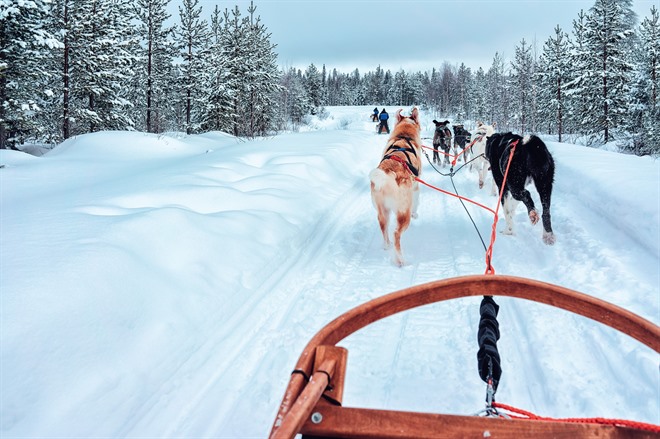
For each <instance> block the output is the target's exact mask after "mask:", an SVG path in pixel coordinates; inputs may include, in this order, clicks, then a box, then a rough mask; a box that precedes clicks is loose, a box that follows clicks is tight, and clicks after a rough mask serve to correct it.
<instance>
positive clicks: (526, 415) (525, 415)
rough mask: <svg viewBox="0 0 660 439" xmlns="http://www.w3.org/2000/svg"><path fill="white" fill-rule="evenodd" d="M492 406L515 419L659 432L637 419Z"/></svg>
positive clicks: (501, 405) (658, 429)
mask: <svg viewBox="0 0 660 439" xmlns="http://www.w3.org/2000/svg"><path fill="white" fill-rule="evenodd" d="M492 406H493V407H494V408H497V409H502V410H506V411H509V412H512V413H516V415H509V416H511V417H513V418H516V419H530V420H535V421H553V422H571V423H584V424H603V425H612V426H615V427H616V426H622V427H630V428H636V429H638V430H646V431H652V432H654V433H660V426H659V425H654V424H647V423H644V422H638V421H628V420H625V419H608V418H549V417H545V416H538V415H535V414H534V413H531V412H528V411H526V410H521V409H519V408H516V407H512V406H510V405H506V404H502V403H499V402H495V401H493V403H492ZM517 415H520V416H517Z"/></svg>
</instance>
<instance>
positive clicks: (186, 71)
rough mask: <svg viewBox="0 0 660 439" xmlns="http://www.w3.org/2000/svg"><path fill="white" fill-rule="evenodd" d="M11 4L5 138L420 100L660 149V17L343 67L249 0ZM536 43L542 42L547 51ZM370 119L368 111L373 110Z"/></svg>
mask: <svg viewBox="0 0 660 439" xmlns="http://www.w3.org/2000/svg"><path fill="white" fill-rule="evenodd" d="M169 3H170V0H31V1H18V0H0V23H2V25H1V26H0V102H1V105H0V149H4V148H7V149H20V146H21V145H23V144H26V143H40V144H50V145H53V146H54V145H56V144H58V143H60V142H62V141H63V140H65V139H68V138H70V137H72V136H77V135H81V134H85V133H90V132H96V131H103V130H134V131H140V132H148V133H164V132H172V131H176V132H184V133H187V134H194V133H203V132H208V131H224V132H227V133H230V134H232V135H235V136H239V137H246V138H254V137H259V136H272V135H275V134H277V133H278V132H282V131H285V130H296V129H298V128H299V127H300V126H301V125H303V124H305V121H306V119H307V118H308V116H309V115H321V116H323V114H324V107H325V106H342V105H377V106H382V105H387V106H394V105H400V106H412V105H416V106H419V107H420V108H422V109H424V110H426V111H431V112H433V113H434V114H437V115H439V117H446V118H451V119H452V120H454V121H457V122H462V121H476V120H482V121H486V122H491V123H492V122H495V123H497V126H498V127H499V129H500V130H512V131H516V132H519V133H540V134H548V135H555V136H557V139H558V140H559V141H562V140H563V139H566V140H570V141H572V142H577V141H579V142H580V143H584V144H587V145H591V146H598V145H602V144H605V143H610V142H616V145H617V146H618V148H619V150H620V151H622V152H627V153H632V154H637V155H648V154H651V155H657V154H658V153H660V106H659V105H658V85H659V83H660V78H659V77H658V70H660V19H659V14H658V10H657V8H656V7H655V6H653V7H651V8H650V10H649V11H648V15H646V16H645V17H637V16H636V14H635V13H634V12H633V11H632V8H631V3H632V0H595V1H594V4H593V6H592V7H591V8H590V9H589V10H587V11H584V10H583V11H581V12H580V14H579V15H578V16H577V17H575V18H574V19H573V26H572V29H569V30H565V29H561V28H560V27H556V28H555V29H554V31H553V32H552V35H550V36H549V37H548V38H547V39H546V40H545V41H544V42H543V43H541V44H536V43H533V44H532V43H530V42H529V41H526V40H525V39H524V38H523V39H522V40H521V41H520V42H519V44H518V45H517V46H516V47H515V48H514V50H513V51H512V53H514V57H513V59H511V60H507V59H504V58H503V57H502V56H501V54H500V52H495V53H494V56H493V60H492V64H491V65H490V66H489V67H488V68H481V67H480V68H479V69H477V70H472V69H471V68H469V67H466V66H465V65H464V64H460V65H452V64H450V63H448V62H446V61H443V60H438V67H437V68H434V69H432V70H431V71H424V72H419V71H418V72H406V71H404V70H399V71H397V72H391V71H390V70H386V71H385V70H383V69H381V67H380V66H377V67H376V68H375V70H373V71H367V72H360V71H359V70H358V69H355V70H354V71H352V72H339V71H337V70H336V69H329V68H327V67H326V66H325V65H322V66H315V65H314V64H310V65H309V66H308V67H306V68H305V69H304V70H303V69H302V68H296V67H290V68H288V69H283V68H281V67H280V66H279V65H278V54H277V47H276V45H275V44H273V43H272V41H271V34H270V33H269V32H268V28H267V26H266V24H264V23H262V22H261V18H260V17H259V15H258V14H257V6H255V4H254V3H252V4H251V5H250V7H248V8H247V10H246V11H241V10H240V9H239V7H238V6H235V7H234V8H233V9H224V10H221V9H220V8H219V7H218V6H215V9H214V10H213V12H212V14H211V18H210V20H208V21H207V20H204V19H202V18H201V16H202V7H201V5H200V3H199V0H182V1H181V3H182V4H181V6H179V14H178V17H171V16H170V14H168V13H167V6H168V4H169ZM539 46H540V47H539ZM365 117H366V115H365Z"/></svg>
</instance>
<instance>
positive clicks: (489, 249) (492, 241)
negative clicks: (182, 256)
mask: <svg viewBox="0 0 660 439" xmlns="http://www.w3.org/2000/svg"><path fill="white" fill-rule="evenodd" d="M517 145H518V141H517V140H514V141H513V142H511V143H510V145H509V146H510V147H511V152H510V153H509V160H508V162H507V165H506V170H505V171H504V179H503V181H502V188H501V190H500V194H499V197H498V199H497V206H496V207H495V210H493V209H491V208H490V207H487V206H484V205H483V204H481V203H478V202H476V201H474V200H471V199H469V198H466V197H463V196H461V195H459V194H458V193H455V194H453V193H451V192H448V191H446V190H444V189H440V188H439V187H437V186H433V185H432V184H430V183H427V182H425V181H424V180H422V179H421V178H419V177H417V176H415V180H416V181H417V182H419V183H421V184H423V185H425V186H427V187H429V188H431V189H434V190H436V191H438V192H441V193H443V194H446V195H450V196H452V197H455V198H458V199H459V200H461V204H462V202H463V201H467V202H469V203H472V204H475V205H477V206H479V207H481V208H482V209H485V210H487V211H489V212H490V213H492V214H493V215H494V220H493V226H492V231H491V235H490V245H489V246H488V247H486V244H485V243H484V241H483V238H482V239H481V242H482V244H483V245H484V249H485V251H486V272H485V273H484V274H495V269H494V268H493V266H492V263H491V261H492V255H493V246H494V245H495V239H496V238H497V221H498V219H499V216H498V212H499V210H500V204H501V203H502V196H503V195H504V187H505V184H506V179H507V176H508V175H509V167H510V166H511V161H512V159H513V154H514V153H515V151H516V146H517ZM400 161H401V162H403V160H402V159H400ZM411 172H412V171H411ZM452 184H454V180H453V178H452ZM454 190H455V191H456V185H454ZM456 192H457V191H456ZM463 207H464V208H465V205H463ZM465 210H466V212H467V209H465ZM467 214H468V216H469V217H470V219H472V216H471V215H470V212H467ZM472 223H473V224H474V220H472ZM475 228H476V225H475ZM477 234H479V237H480V238H481V233H479V230H478V229H477Z"/></svg>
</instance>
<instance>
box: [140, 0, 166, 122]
mask: <svg viewBox="0 0 660 439" xmlns="http://www.w3.org/2000/svg"><path fill="white" fill-rule="evenodd" d="M169 1H170V0H135V2H134V9H133V14H134V17H135V18H136V22H137V26H135V29H136V34H137V38H138V44H139V46H138V47H137V49H136V55H137V56H136V58H137V60H136V67H135V69H134V76H133V78H132V81H131V84H132V86H131V90H132V98H131V100H132V102H133V105H134V111H133V115H134V119H135V120H136V125H137V128H138V129H139V130H144V131H146V132H148V133H159V132H162V131H165V130H166V129H169V128H171V124H173V123H174V119H175V115H174V114H173V109H172V108H171V103H170V102H171V101H169V100H168V99H167V97H166V95H167V94H169V93H171V92H172V90H171V89H172V84H174V81H173V80H172V78H173V75H174V71H173V68H172V63H173V59H174V53H175V52H174V45H173V41H172V35H173V28H172V27H171V26H167V25H166V21H167V20H168V19H169V18H170V14H168V13H167V5H168V4H169Z"/></svg>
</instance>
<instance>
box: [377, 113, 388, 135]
mask: <svg viewBox="0 0 660 439" xmlns="http://www.w3.org/2000/svg"><path fill="white" fill-rule="evenodd" d="M389 118H390V115H389V114H387V111H385V109H384V108H383V111H381V112H380V114H379V115H378V120H379V121H380V124H378V134H380V133H382V132H383V131H386V132H387V134H389V133H390V126H389V125H388V124H387V119H389Z"/></svg>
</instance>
